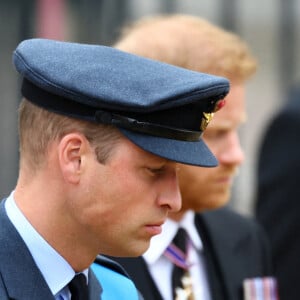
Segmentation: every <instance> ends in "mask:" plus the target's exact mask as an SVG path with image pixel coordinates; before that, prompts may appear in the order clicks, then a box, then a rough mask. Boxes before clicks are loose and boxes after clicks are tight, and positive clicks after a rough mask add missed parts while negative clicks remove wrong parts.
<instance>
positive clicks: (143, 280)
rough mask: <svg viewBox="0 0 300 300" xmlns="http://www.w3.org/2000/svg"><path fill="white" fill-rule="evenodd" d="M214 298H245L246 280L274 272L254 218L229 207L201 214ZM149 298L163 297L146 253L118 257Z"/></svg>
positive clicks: (198, 225) (200, 226)
mask: <svg viewBox="0 0 300 300" xmlns="http://www.w3.org/2000/svg"><path fill="white" fill-rule="evenodd" d="M195 225H196V228H197V230H198V232H199V234H200V233H201V240H202V242H203V247H204V253H205V260H206V263H207V270H208V278H209V284H210V290H211V295H212V299H213V300H241V299H243V287H242V285H243V280H244V279H246V278H253V277H262V276H268V275H270V274H271V262H270V254H269V247H268V242H267V240H266V239H265V236H264V234H263V232H262V230H261V228H260V227H259V226H258V225H257V224H256V223H255V222H253V221H252V220H250V219H248V218H245V217H242V216H240V215H238V214H237V213H234V212H232V211H231V210H229V209H219V210H215V211H211V212H206V213H202V214H197V215H196V216H195ZM116 260H117V261H118V262H119V263H120V264H121V265H123V267H124V268H125V270H126V271H127V272H128V273H129V275H130V276H131V278H132V279H133V281H134V282H135V284H136V286H137V288H138V289H139V290H140V292H141V293H142V294H143V296H144V299H145V300H162V297H161V295H160V293H159V291H158V289H157V288H156V286H155V283H154V281H153V280H152V278H151V275H150V274H149V272H148V270H147V267H146V263H145V261H144V259H143V258H142V257H138V258H116Z"/></svg>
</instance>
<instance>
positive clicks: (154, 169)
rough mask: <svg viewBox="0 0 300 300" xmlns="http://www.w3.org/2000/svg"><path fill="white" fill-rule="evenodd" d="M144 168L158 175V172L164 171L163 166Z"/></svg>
mask: <svg viewBox="0 0 300 300" xmlns="http://www.w3.org/2000/svg"><path fill="white" fill-rule="evenodd" d="M146 169H147V170H148V171H149V173H151V174H153V175H160V174H162V173H164V171H165V167H164V166H162V167H158V168H152V167H147V168H146Z"/></svg>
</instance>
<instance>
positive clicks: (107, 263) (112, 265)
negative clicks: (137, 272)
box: [94, 255, 129, 277]
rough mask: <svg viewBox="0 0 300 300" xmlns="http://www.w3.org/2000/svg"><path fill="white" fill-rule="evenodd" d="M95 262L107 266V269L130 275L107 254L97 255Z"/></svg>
mask: <svg viewBox="0 0 300 300" xmlns="http://www.w3.org/2000/svg"><path fill="white" fill-rule="evenodd" d="M94 263H95V264H98V265H101V266H102V267H105V268H107V269H111V270H112V271H115V272H117V273H119V274H121V275H124V276H126V277H129V275H128V274H127V272H126V271H125V269H124V268H123V267H122V266H121V265H120V264H119V263H117V262H116V261H114V260H112V259H109V258H108V257H106V256H103V255H97V257H96V259H95V261H94Z"/></svg>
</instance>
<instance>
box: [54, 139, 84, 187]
mask: <svg viewBox="0 0 300 300" xmlns="http://www.w3.org/2000/svg"><path fill="white" fill-rule="evenodd" d="M88 148H89V142H88V141H87V139H86V137H85V136H83V135H82V134H80V133H70V134H67V135H65V136H64V137H63V138H62V139H61V141H60V143H59V145H58V157H59V165H60V170H61V172H62V175H63V177H64V179H65V181H67V182H69V183H71V184H77V183H79V181H80V177H81V174H82V162H83V159H84V156H85V154H86V152H87V150H88Z"/></svg>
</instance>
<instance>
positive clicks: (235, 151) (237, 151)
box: [218, 132, 245, 166]
mask: <svg viewBox="0 0 300 300" xmlns="http://www.w3.org/2000/svg"><path fill="white" fill-rule="evenodd" d="M244 159H245V155H244V151H243V149H242V147H241V143H240V138H239V135H238V133H237V132H231V133H230V134H228V136H227V138H226V142H225V144H224V145H223V147H222V149H220V153H219V155H218V160H219V162H220V164H227V165H235V166H239V165H240V164H241V163H242V162H243V161H244Z"/></svg>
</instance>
